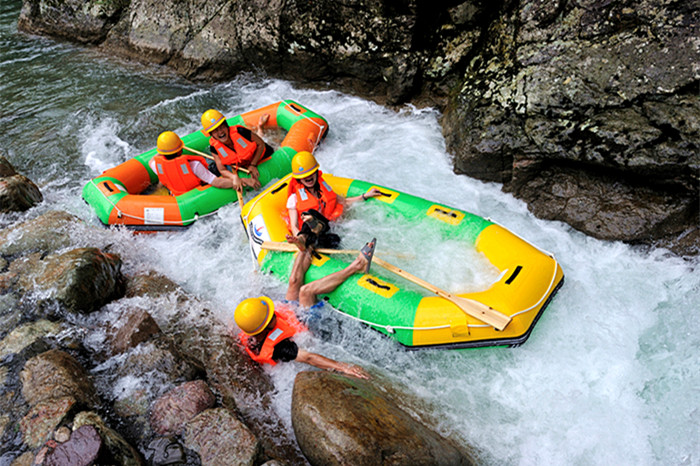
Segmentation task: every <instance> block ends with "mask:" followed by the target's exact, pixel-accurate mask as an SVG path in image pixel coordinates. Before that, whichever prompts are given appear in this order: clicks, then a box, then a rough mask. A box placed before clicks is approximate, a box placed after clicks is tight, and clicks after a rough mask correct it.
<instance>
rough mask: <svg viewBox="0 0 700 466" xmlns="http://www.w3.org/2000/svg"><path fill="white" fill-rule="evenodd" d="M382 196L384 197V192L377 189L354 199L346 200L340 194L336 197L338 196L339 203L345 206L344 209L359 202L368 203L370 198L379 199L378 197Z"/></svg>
mask: <svg viewBox="0 0 700 466" xmlns="http://www.w3.org/2000/svg"><path fill="white" fill-rule="evenodd" d="M381 195H382V192H381V191H380V190H378V189H377V188H372V189H370V190H369V191H367V192H366V193H363V194H360V195H359V196H353V197H348V198H344V197H343V196H341V195H340V194H336V196H338V202H340V203H341V204H343V206H344V207H347V206H349V205H351V204H354V203H355V202H357V201H366V200H367V199H369V198H370V197H377V196H381Z"/></svg>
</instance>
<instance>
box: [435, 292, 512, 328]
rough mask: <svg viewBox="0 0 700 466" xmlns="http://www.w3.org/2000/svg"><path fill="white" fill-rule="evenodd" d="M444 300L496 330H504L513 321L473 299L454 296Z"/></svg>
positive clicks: (446, 297)
mask: <svg viewBox="0 0 700 466" xmlns="http://www.w3.org/2000/svg"><path fill="white" fill-rule="evenodd" d="M444 298H445V299H449V300H450V301H452V302H453V303H454V304H456V305H457V307H459V308H460V309H461V310H462V311H464V312H465V313H466V314H469V315H470V316H472V317H474V318H476V319H479V320H480V321H482V322H484V323H487V324H489V325H491V326H492V327H493V328H495V329H496V330H503V329H504V328H506V325H508V323H509V322H510V320H511V318H510V316H507V315H505V314H504V313H502V312H499V311H497V310H495V309H493V308H492V307H489V306H487V305H486V304H483V303H480V302H478V301H474V300H472V299H467V298H460V297H459V296H454V295H449V296H444Z"/></svg>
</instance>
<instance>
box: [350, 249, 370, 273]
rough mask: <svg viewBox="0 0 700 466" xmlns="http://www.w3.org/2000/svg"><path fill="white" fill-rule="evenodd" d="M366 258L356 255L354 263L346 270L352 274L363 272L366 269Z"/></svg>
mask: <svg viewBox="0 0 700 466" xmlns="http://www.w3.org/2000/svg"><path fill="white" fill-rule="evenodd" d="M367 262H368V261H367V258H366V257H365V256H364V255H363V254H362V253H360V254H358V255H357V257H356V258H355V260H354V261H352V262H351V263H350V265H348V268H349V269H350V270H352V271H353V273H360V272H364V270H365V268H366V267H367Z"/></svg>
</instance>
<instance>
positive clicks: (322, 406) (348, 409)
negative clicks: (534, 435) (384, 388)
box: [292, 371, 475, 466]
mask: <svg viewBox="0 0 700 466" xmlns="http://www.w3.org/2000/svg"><path fill="white" fill-rule="evenodd" d="M292 425H293V427H294V433H295V434H296V436H297V441H298V442H299V445H300V447H301V449H302V451H303V452H304V455H306V457H307V458H308V459H309V461H310V462H311V464H314V465H319V466H320V465H330V464H352V465H358V466H359V465H374V464H391V465H407V466H408V465H419V464H425V465H428V464H450V465H458V464H464V465H468V464H475V462H474V460H473V459H472V457H471V454H469V453H468V452H466V451H465V450H462V449H461V448H459V447H457V446H456V445H454V444H453V443H452V442H451V441H449V440H447V439H445V438H443V437H441V436H440V435H439V434H437V433H436V432H434V431H432V430H430V429H429V428H427V427H426V426H425V425H423V424H421V423H420V422H418V421H416V420H415V419H414V418H413V417H411V416H410V415H409V414H408V413H407V412H406V411H404V410H403V409H401V408H400V407H399V406H398V405H396V404H395V403H394V402H392V401H390V400H389V399H388V398H386V397H385V396H383V395H382V393H381V392H379V391H378V390H377V389H376V388H375V387H374V386H373V385H372V382H370V381H366V380H360V379H355V378H350V377H346V376H341V375H337V374H332V373H329V372H324V371H315V372H308V371H305V372H300V373H299V374H297V377H296V380H295V382H294V391H293V394H292Z"/></svg>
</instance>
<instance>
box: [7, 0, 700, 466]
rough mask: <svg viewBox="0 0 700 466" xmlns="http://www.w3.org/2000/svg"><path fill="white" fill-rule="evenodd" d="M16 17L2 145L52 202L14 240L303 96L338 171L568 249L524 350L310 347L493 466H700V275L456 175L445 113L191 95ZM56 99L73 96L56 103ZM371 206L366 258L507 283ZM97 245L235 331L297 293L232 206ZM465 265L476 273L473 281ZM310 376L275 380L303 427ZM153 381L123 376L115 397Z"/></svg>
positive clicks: (267, 88) (335, 342)
mask: <svg viewBox="0 0 700 466" xmlns="http://www.w3.org/2000/svg"><path fill="white" fill-rule="evenodd" d="M18 9H19V2H16V1H15V2H13V3H12V5H11V6H10V7H7V8H5V5H3V14H4V15H5V16H7V15H15V16H13V17H16V12H17V11H18ZM10 21H14V20H7V19H4V17H3V28H2V31H0V32H2V40H3V41H4V42H3V44H5V43H7V44H9V45H8V46H7V48H6V49H3V50H2V51H0V53H2V60H1V61H0V63H1V64H2V66H3V79H5V78H7V79H6V80H5V81H4V82H2V83H0V90H2V92H3V95H4V96H6V99H7V105H5V110H6V111H5V113H2V114H0V120H1V121H2V123H3V126H2V131H3V133H2V136H3V138H2V140H3V143H4V144H5V149H6V151H7V153H8V155H9V158H10V161H11V162H13V163H14V164H15V165H16V167H17V169H18V170H19V171H21V172H23V173H25V174H26V175H28V176H30V177H31V178H32V179H34V180H35V181H36V182H37V183H38V184H39V185H40V187H41V189H42V192H43V194H44V198H45V202H44V203H43V204H41V205H40V206H38V207H37V208H35V209H33V210H32V211H30V212H28V213H27V214H25V215H9V216H2V217H0V223H1V224H2V225H7V224H9V223H12V222H14V221H16V220H17V219H22V218H28V217H31V216H34V215H38V214H39V213H41V212H43V211H46V210H49V209H64V210H68V211H70V212H73V213H75V214H77V215H79V216H80V217H81V218H83V219H84V220H85V221H86V222H87V223H89V224H93V225H97V224H98V221H97V219H96V217H95V216H94V214H93V212H91V211H90V209H89V207H88V206H87V205H85V204H84V203H83V201H82V200H81V199H80V190H81V188H82V186H83V185H84V184H85V183H86V182H87V181H88V180H89V179H90V178H91V177H94V176H96V175H98V174H99V173H100V172H101V171H102V170H104V169H105V168H108V167H111V166H114V165H116V164H118V163H121V162H123V161H125V160H127V159H128V158H129V157H131V156H133V155H136V154H138V153H140V152H142V151H144V150H146V149H148V148H150V147H152V146H153V145H154V143H155V139H156V137H157V135H158V133H159V132H160V131H162V130H165V129H173V130H175V131H178V132H180V133H182V134H185V133H188V132H191V131H194V130H196V129H198V128H199V126H198V125H199V124H198V120H199V115H200V114H201V112H202V111H203V110H206V109H207V108H210V107H217V108H219V109H221V110H222V111H224V112H225V113H227V114H235V113H239V112H242V111H246V110H249V109H253V108H257V107H260V106H263V105H267V104H269V103H272V102H275V101H277V100H280V99H283V98H291V99H294V100H297V101H299V102H301V103H303V104H305V105H307V106H309V107H310V108H312V109H313V110H315V111H317V112H318V113H320V114H322V115H323V116H325V117H326V118H327V119H328V121H329V123H330V127H331V132H330V135H329V136H328V138H327V139H326V140H325V141H324V142H323V144H322V146H321V147H320V149H319V150H318V151H317V153H316V155H317V157H318V159H319V161H320V163H321V165H322V168H323V170H324V171H326V172H329V173H334V174H337V175H341V176H347V177H352V178H359V179H363V180H367V181H371V182H375V183H377V184H381V185H385V186H388V187H392V188H395V189H398V190H401V191H405V192H409V193H412V194H415V195H418V196H421V197H425V198H428V199H431V200H434V201H437V202H440V203H444V204H446V205H450V206H454V207H457V208H460V209H463V210H467V211H470V212H474V213H476V214H479V215H482V216H485V217H490V218H492V219H493V220H495V221H496V222H498V223H501V224H503V225H504V226H505V227H507V228H508V229H510V230H512V231H513V232H515V233H517V234H519V235H521V236H523V237H524V238H525V239H527V240H529V241H530V242H532V243H534V244H535V245H537V246H539V247H541V248H543V249H545V250H548V251H551V252H553V253H554V254H555V255H556V257H557V259H558V260H559V262H560V263H561V265H562V267H563V269H564V272H565V274H566V281H565V283H564V286H563V287H562V289H561V290H560V291H559V293H558V294H557V296H556V298H555V299H554V300H553V302H552V303H551V304H550V306H549V307H548V309H547V310H546V311H545V313H544V314H543V316H542V318H541V319H540V320H539V322H538V324H537V326H536V328H535V330H534V332H533V333H532V336H531V337H530V339H529V340H528V341H527V343H526V344H525V345H523V346H522V347H519V348H515V349H504V348H484V349H477V350H466V351H423V352H405V351H402V350H401V349H399V348H398V345H397V344H395V343H393V342H392V341H391V340H387V339H385V338H383V337H380V336H379V335H378V334H377V333H374V332H371V331H369V330H367V329H365V328H363V327H361V326H359V325H357V324H355V323H352V322H347V321H345V320H343V319H342V317H339V316H337V315H330V316H329V317H328V319H327V321H328V322H326V323H327V324H329V328H331V329H335V330H333V331H326V332H324V333H323V334H322V335H317V336H307V338H305V341H304V344H305V345H307V346H308V347H309V348H310V349H312V350H313V351H317V352H319V353H322V354H324V355H327V356H330V357H333V358H336V359H339V360H344V361H352V362H355V363H358V364H361V365H363V366H365V367H367V368H368V369H369V370H370V371H371V372H372V373H373V374H374V375H375V376H376V377H377V378H380V379H385V378H387V379H390V380H393V381H394V382H395V383H396V384H399V385H402V386H404V387H406V389H407V390H408V391H410V392H412V393H413V394H415V395H417V396H418V397H419V398H420V399H422V400H425V407H424V409H427V410H428V411H429V412H430V413H431V417H432V419H433V420H434V421H435V422H437V423H438V425H439V429H440V430H441V431H442V432H443V433H445V434H447V435H450V436H452V437H455V438H457V439H459V440H461V441H463V442H464V443H465V444H470V445H473V446H474V447H476V448H477V449H478V450H479V454H480V457H481V459H482V460H483V461H484V462H485V463H486V464H494V465H502V464H509V465H542V464H546V465H570V464H576V465H588V464H591V465H608V464H615V465H617V464H624V465H676V464H688V465H692V464H694V465H698V464H700V431H699V430H698V425H700V409H699V406H700V362H699V361H698V356H697V354H698V347H700V325H699V324H698V319H697V315H698V309H699V308H700V293H699V291H700V274H698V273H697V266H698V261H697V260H695V261H693V262H685V261H683V260H681V259H678V258H674V257H672V256H669V255H667V254H665V253H664V251H655V252H651V253H648V252H642V251H638V250H635V249H633V248H630V247H628V246H626V245H623V244H620V243H609V242H602V241H597V240H594V239H591V238H588V237H586V236H584V235H582V234H580V233H578V232H576V231H574V230H572V229H571V228H569V227H568V226H566V225H563V224H560V223H557V222H545V221H541V220H538V219H536V218H534V217H533V216H532V215H530V214H529V213H528V211H527V208H526V206H525V205H524V204H523V203H522V202H520V201H518V200H516V199H513V198H512V197H511V196H509V195H507V194H504V193H502V192H501V190H500V186H498V185H496V184H486V183H482V182H479V181H476V180H473V179H470V178H468V177H465V176H456V175H454V174H453V173H452V169H451V163H450V160H449V155H448V154H446V153H445V147H444V140H443V138H442V136H441V132H440V127H439V124H438V115H437V114H436V112H434V111H431V110H417V109H413V108H405V109H403V110H401V111H399V112H394V111H391V110H387V109H384V108H382V107H379V106H377V105H375V104H373V103H370V102H367V101H364V100H362V99H358V98H353V97H349V96H346V95H343V94H339V93H337V92H332V91H328V92H319V91H309V90H300V89H297V88H295V87H293V86H291V85H290V84H288V83H286V82H282V81H268V80H265V81H260V80H259V79H256V78H242V79H241V80H239V81H236V82H232V83H228V84H224V85H217V86H204V85H193V84H191V83H184V82H182V81H181V80H179V79H178V78H174V77H172V75H170V74H169V73H167V72H163V71H162V70H160V69H155V70H154V69H152V68H144V67H140V66H137V65H134V64H125V63H117V64H115V63H114V62H106V61H105V60H104V57H101V56H99V55H98V54H97V53H94V52H92V51H90V50H84V49H74V48H72V47H71V46H67V45H65V44H53V43H51V42H50V41H47V40H45V39H36V38H33V39H32V38H27V37H22V36H17V35H16V34H15V33H14V32H13V31H14V30H13V29H12V26H11V24H10ZM14 54H17V55H21V54H24V55H22V56H20V57H19V58H15V55H14ZM45 62H48V64H46V63H45ZM59 64H60V66H59ZM12 70H16V73H15V74H12V75H10V72H11V71H12ZM52 73H56V76H55V77H54V76H53V75H52ZM10 76H12V79H10ZM53 83H57V84H55V85H56V86H59V84H58V83H60V87H56V88H55V89H52V88H50V86H52V85H54V84H53ZM66 83H68V84H66ZM31 86H34V87H31ZM61 89H68V90H69V91H70V92H64V91H61ZM125 91H128V92H126V93H124V92H125ZM20 117H21V118H20ZM57 138H60V139H61V142H60V143H58V144H57V143H56V140H57ZM364 207H365V206H358V210H357V211H355V212H352V213H351V214H350V216H349V218H350V220H349V221H348V223H347V224H346V225H344V226H343V228H344V231H346V238H347V244H345V246H347V247H358V246H359V245H360V243H361V242H363V241H365V240H366V239H369V238H368V236H369V235H370V234H372V233H373V232H374V231H375V230H377V231H378V233H377V236H378V237H379V244H380V249H381V245H382V244H385V245H387V247H388V246H389V245H391V246H392V247H394V248H398V247H399V245H401V244H405V245H412V246H413V247H414V250H417V251H421V250H422V249H429V248H430V247H431V246H434V247H436V248H447V249H446V250H445V251H446V252H445V253H444V256H445V257H448V258H449V259H448V260H447V261H446V262H445V263H444V264H440V266H442V269H443V270H444V271H453V270H459V272H458V275H460V276H468V277H472V278H473V279H475V280H476V282H477V283H479V280H483V281H482V282H481V285H484V284H486V283H488V281H489V273H491V272H490V271H489V270H488V268H485V267H484V266H483V264H481V265H479V264H478V262H479V261H478V258H469V259H468V260H466V261H465V258H464V257H463V256H461V255H459V254H454V255H453V254H451V253H450V251H453V249H450V248H451V247H452V246H450V245H442V244H440V245H430V244H429V242H428V241H426V239H425V237H424V236H421V234H420V233H419V232H402V233H401V235H399V234H398V233H397V234H396V235H394V236H392V237H391V238H386V237H385V236H386V234H387V233H388V232H387V231H386V228H385V229H382V228H380V227H377V228H373V227H368V226H367V225H366V224H363V223H362V215H361V209H362V208H364ZM370 213H371V212H370ZM370 217H371V215H370ZM379 233H381V235H384V237H382V236H381V235H380V234H379ZM95 237H99V238H100V243H107V242H111V243H113V244H114V245H115V250H117V251H118V252H119V253H120V254H122V256H123V257H124V258H125V261H126V266H125V272H126V273H135V272H138V271H142V270H148V269H156V270H158V271H160V272H162V273H164V274H166V275H168V276H169V277H171V278H172V279H173V280H175V281H176V282H178V283H180V284H181V285H182V286H184V287H185V288H186V289H187V290H189V291H190V292H192V293H194V294H196V295H197V296H199V297H200V298H202V299H203V300H206V301H208V305H209V307H210V308H211V309H212V310H214V311H215V313H216V314H217V315H218V316H219V318H220V319H222V320H225V319H227V318H228V317H229V315H230V313H231V311H232V310H233V309H234V307H235V305H236V304H237V303H238V302H239V301H240V300H241V299H243V298H246V297H249V296H253V295H259V294H263V293H264V294H268V295H270V296H272V297H274V298H281V297H282V296H283V295H284V290H285V286H284V284H282V283H279V282H277V281H276V279H274V278H271V277H266V276H261V275H260V274H258V273H256V272H255V271H254V268H253V262H252V260H251V259H250V256H249V252H248V247H247V244H246V238H245V233H244V232H243V229H242V228H241V224H240V220H239V218H238V207H237V206H236V205H231V206H227V207H226V208H224V209H221V210H220V211H219V212H218V214H217V215H215V216H213V217H210V218H208V219H206V220H204V221H201V222H199V223H198V224H196V225H194V226H193V227H192V228H190V229H189V230H187V231H185V232H182V233H167V234H158V235H140V236H134V235H132V234H131V233H129V232H126V231H121V230H104V231H100V232H93V233H88V235H87V236H86V237H84V238H77V239H76V241H77V242H79V243H84V244H85V245H89V244H90V242H91V241H92V240H93V239H94V238H95ZM418 246H422V248H421V247H418ZM387 258H388V257H387ZM469 261H474V262H475V263H476V265H474V266H469V267H466V268H465V267H464V263H465V262H469ZM413 262H414V263H412V266H411V268H410V270H411V271H412V272H413V273H415V274H416V275H418V276H422V277H425V278H430V279H434V280H435V281H436V282H438V283H440V284H443V285H444V286H445V287H450V286H455V285H454V284H452V283H451V282H450V279H451V276H450V274H446V275H440V274H439V273H437V272H436V269H437V268H439V267H438V266H436V264H435V263H434V261H431V259H430V258H428V257H424V256H418V257H417V258H416V259H415V261H413ZM338 322H342V324H341V325H338ZM93 338H98V337H97V336H93ZM302 369H303V367H301V366H300V365H297V364H283V365H278V366H277V367H276V368H274V369H272V370H270V374H271V375H272V377H273V380H274V381H275V384H276V386H277V388H278V391H279V393H278V395H277V398H276V405H277V407H278V409H279V411H280V413H281V415H282V417H283V418H284V419H286V420H287V421H289V415H290V413H289V411H290V399H291V387H292V382H293V378H294V374H295V373H296V372H297V371H299V370H302ZM138 383H139V381H134V380H121V381H119V384H120V385H118V386H117V387H116V388H117V389H120V388H122V389H124V387H126V386H133V385H138ZM290 428H291V427H290Z"/></svg>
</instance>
